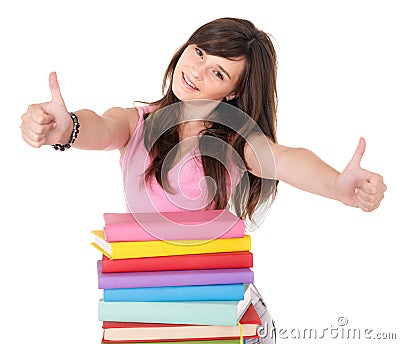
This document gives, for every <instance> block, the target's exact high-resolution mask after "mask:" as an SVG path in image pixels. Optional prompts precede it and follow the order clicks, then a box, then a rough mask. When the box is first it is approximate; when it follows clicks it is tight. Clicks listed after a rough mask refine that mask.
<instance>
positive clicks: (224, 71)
mask: <svg viewBox="0 0 400 344" xmlns="http://www.w3.org/2000/svg"><path fill="white" fill-rule="evenodd" d="M217 67H218V68H219V69H221V70H222V72H223V73H225V74H226V76H227V77H228V78H229V79H231V76H230V75H229V73H228V72H227V71H226V70H225V69H223V68H222V67H221V66H220V65H218V66H217Z"/></svg>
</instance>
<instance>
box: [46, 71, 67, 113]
mask: <svg viewBox="0 0 400 344" xmlns="http://www.w3.org/2000/svg"><path fill="white" fill-rule="evenodd" d="M49 86H50V92H51V101H52V102H53V103H55V104H59V105H60V104H64V99H63V97H62V95H61V91H60V85H59V84H58V80H57V74H56V72H51V73H50V75H49Z"/></svg>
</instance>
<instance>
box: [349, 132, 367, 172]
mask: <svg viewBox="0 0 400 344" xmlns="http://www.w3.org/2000/svg"><path fill="white" fill-rule="evenodd" d="M365 146H366V142H365V139H364V138H363V137H361V138H360V141H359V142H358V146H357V148H356V150H355V152H354V155H353V157H352V158H351V160H350V162H349V165H352V166H357V167H360V164H361V159H362V157H363V155H364V152H365Z"/></svg>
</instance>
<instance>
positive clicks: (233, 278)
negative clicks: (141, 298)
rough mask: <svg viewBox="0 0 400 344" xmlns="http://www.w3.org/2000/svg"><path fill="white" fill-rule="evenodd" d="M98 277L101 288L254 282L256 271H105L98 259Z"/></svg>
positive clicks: (245, 269)
mask: <svg viewBox="0 0 400 344" xmlns="http://www.w3.org/2000/svg"><path fill="white" fill-rule="evenodd" d="M97 278H98V288H99V289H115V288H144V287H165V286H187V285H209V284H234V283H242V284H244V283H253V282H254V272H253V271H252V270H251V269H249V268H244V269H210V270H171V271H170V270H165V271H140V272H110V273H103V272H102V271H101V261H100V260H99V261H97Z"/></svg>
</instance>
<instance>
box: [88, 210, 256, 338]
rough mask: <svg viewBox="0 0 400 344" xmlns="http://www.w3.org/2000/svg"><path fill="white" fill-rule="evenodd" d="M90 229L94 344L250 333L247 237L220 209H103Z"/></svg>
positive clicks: (237, 221)
mask: <svg viewBox="0 0 400 344" xmlns="http://www.w3.org/2000/svg"><path fill="white" fill-rule="evenodd" d="M104 222H105V224H104V228H103V229H102V230H96V231H93V234H94V242H93V243H92V244H93V246H94V247H95V248H96V249H98V250H99V251H100V252H101V253H102V254H103V255H102V259H101V260H99V261H98V262H97V272H98V288H99V289H101V290H103V298H102V299H100V301H99V309H98V310H99V320H100V321H103V339H102V343H115V344H116V343H138V342H146V343H158V342H166V341H167V342H170V343H171V342H177V343H179V344H195V343H197V342H198V343H199V344H211V343H213V344H214V343H215V344H234V343H235V344H238V343H240V341H241V340H242V339H243V338H254V337H257V327H258V325H260V324H261V320H260V318H259V316H258V314H257V312H256V310H255V308H254V306H253V305H252V303H251V297H250V291H251V287H250V286H251V283H252V282H253V281H254V273H253V271H252V269H251V267H252V266H253V256H252V253H251V251H250V249H251V240H250V236H249V235H247V234H245V226H244V222H243V221H242V220H240V219H238V218H236V217H235V216H234V215H233V214H231V213H230V212H229V211H227V210H203V211H189V212H170V213H160V214H153V213H142V214H130V213H105V214H104Z"/></svg>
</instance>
